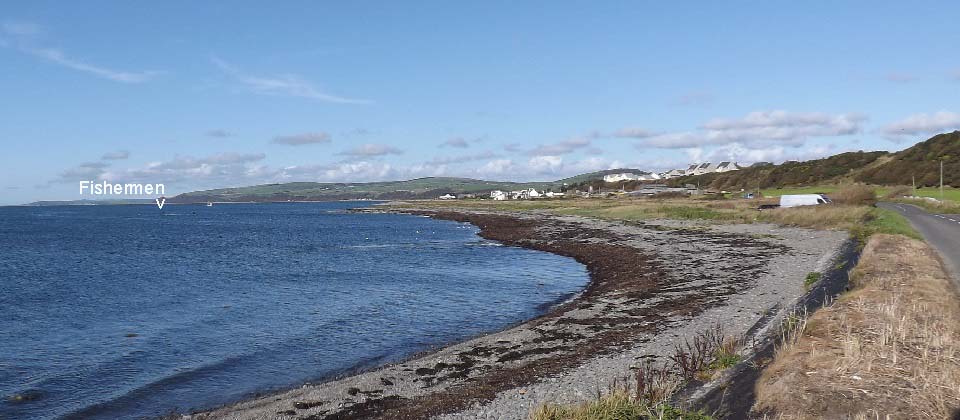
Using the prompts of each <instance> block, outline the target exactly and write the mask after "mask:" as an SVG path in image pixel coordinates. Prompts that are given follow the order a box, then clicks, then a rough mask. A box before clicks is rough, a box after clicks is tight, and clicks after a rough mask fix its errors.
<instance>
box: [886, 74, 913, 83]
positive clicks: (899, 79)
mask: <svg viewBox="0 0 960 420" xmlns="http://www.w3.org/2000/svg"><path fill="white" fill-rule="evenodd" d="M884 78H885V79H887V81H889V82H893V83H910V82H915V81H916V80H917V76H914V75H912V74H908V73H901V72H893V73H888V74H887V75H886V76H885V77H884Z"/></svg>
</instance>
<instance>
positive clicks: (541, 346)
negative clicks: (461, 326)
mask: <svg viewBox="0 0 960 420" xmlns="http://www.w3.org/2000/svg"><path fill="white" fill-rule="evenodd" d="M360 211H364V212H383V211H385V210H383V209H375V208H374V209H362V210H360ZM386 211H390V212H399V213H406V214H412V215H420V216H428V217H432V218H436V219H443V220H453V221H458V222H465V223H471V224H474V225H475V226H477V227H478V228H479V229H480V232H479V235H480V236H481V237H483V238H486V239H489V240H495V241H498V242H500V243H503V244H505V245H508V246H520V247H524V248H529V249H535V250H539V251H545V252H551V253H554V254H558V255H563V256H567V257H571V258H574V259H576V260H577V261H578V262H580V263H582V264H584V265H585V266H586V267H587V270H588V272H589V274H590V280H589V283H588V284H587V285H586V287H585V288H584V289H583V290H582V291H581V292H580V293H579V294H576V295H574V296H572V297H570V298H568V299H566V301H564V302H559V303H557V304H553V305H552V306H551V307H550V308H549V309H548V310H547V311H546V312H545V313H544V314H542V315H540V316H538V317H536V318H533V319H530V320H527V321H524V322H521V323H519V324H516V325H513V326H511V327H507V328H506V329H504V330H501V331H497V332H491V333H489V334H485V335H481V336H479V337H475V338H471V339H468V340H466V341H463V342H459V343H455V344H451V345H448V346H445V347H442V348H439V349H433V350H427V351H424V352H420V353H418V354H414V355H412V356H411V357H410V358H408V359H405V360H403V361H400V362H396V363H393V364H390V365H387V366H381V367H379V368H376V369H373V370H369V371H366V372H361V373H358V374H356V375H352V376H346V377H340V378H334V379H331V380H329V381H327V382H323V383H320V384H310V385H304V386H302V387H300V388H295V389H292V390H287V391H281V392H278V393H273V394H270V395H266V396H262V397H257V398H254V399H250V400H245V401H241V402H238V403H234V404H231V405H227V406H224V407H221V408H218V409H214V410H211V411H208V412H204V413H197V414H195V415H194V416H192V418H197V419H214V418H237V419H247V418H249V419H260V418H283V419H288V418H289V419H307V418H311V419H321V418H330V419H360V418H388V419H408V418H426V417H433V416H443V415H446V416H447V417H449V418H475V417H477V416H480V415H481V414H482V412H483V411H484V408H483V407H484V406H487V405H490V406H494V410H496V409H497V408H496V406H497V405H501V406H503V407H502V408H500V412H499V413H498V414H497V415H496V416H495V417H503V416H506V417H505V418H524V417H526V416H527V414H528V412H529V408H530V407H526V406H525V404H524V403H523V400H528V399H532V398H533V397H535V396H537V395H538V394H542V393H541V392H539V391H538V390H536V388H542V387H543V386H542V385H543V384H544V383H546V382H551V381H554V382H556V381H555V379H558V378H563V377H565V376H569V375H570V374H571V372H574V374H575V375H576V372H578V371H580V370H583V368H584V367H585V366H588V365H592V364H596V362H597V361H601V362H604V361H607V362H609V361H611V360H613V361H614V363H613V364H615V365H617V366H619V369H617V368H608V369H606V371H605V374H606V379H608V380H609V379H610V378H611V377H612V378H613V379H614V380H616V378H617V377H623V376H624V375H628V374H629V372H630V371H629V368H630V366H632V365H633V364H635V363H637V361H638V360H644V359H647V358H658V357H662V356H663V351H657V349H655V347H658V345H657V344H656V343H657V341H656V339H657V338H662V337H664V336H667V335H669V334H668V333H670V332H673V331H680V330H682V329H684V328H687V327H689V326H690V325H688V324H694V328H697V327H701V326H704V325H706V323H704V322H703V321H704V320H702V319H698V316H701V315H703V314H705V313H706V312H708V311H711V310H713V309H716V308H719V307H722V306H724V304H726V303H728V302H729V301H730V300H731V298H732V297H736V296H738V295H742V294H743V293H744V292H746V291H749V290H751V289H752V288H753V287H751V286H752V284H751V283H752V279H751V277H753V276H761V275H763V274H765V271H766V270H765V269H766V268H767V267H766V265H767V264H761V263H757V260H764V261H763V262H769V260H771V259H775V258H777V256H778V255H780V256H782V255H785V254H789V253H790V251H796V250H792V249H790V247H788V246H786V245H783V244H780V243H777V242H778V241H775V240H771V239H769V238H756V237H751V236H749V234H744V232H721V231H716V230H708V231H704V230H702V229H690V228H689V227H684V226H667V225H669V223H666V222H665V223H666V225H664V224H649V225H647V224H639V225H637V224H624V223H619V222H608V221H598V220H593V219H584V218H576V217H560V216H549V215H544V214H537V213H504V212H484V211H476V210H469V211H466V210H454V211H448V210H445V211H435V210H427V209H416V208H411V209H404V210H386ZM742 226H752V227H749V228H743V227H741V228H740V230H745V231H750V230H757V231H766V230H769V229H770V226H755V225H742ZM727 230H729V227H728V228H727ZM734 230H736V229H734ZM774 230H779V231H783V232H789V233H791V234H798V233H799V235H801V236H802V235H809V234H810V232H813V231H807V230H798V229H790V228H776V229H774ZM834 233H835V232H834ZM638 236H639V237H640V238H641V243H640V244H641V245H642V244H643V243H644V242H647V241H643V240H642V239H648V240H650V242H662V243H663V244H665V245H668V246H669V245H671V243H674V242H686V245H691V244H692V245H693V249H696V250H700V251H703V250H706V248H704V249H700V248H701V247H698V246H697V244H696V243H697V242H700V241H704V242H707V243H711V244H712V245H714V246H715V247H716V248H717V249H718V250H716V251H714V254H721V255H711V253H710V251H707V252H706V253H705V254H706V255H703V256H704V257H707V258H706V259H705V260H710V262H711V264H713V265H716V266H714V267H706V268H704V267H692V268H693V270H692V271H694V272H698V274H699V276H691V275H690V274H693V273H692V272H689V271H691V270H689V269H687V268H691V267H686V268H678V267H675V266H673V264H672V263H675V262H676V261H675V260H670V259H669V258H667V259H666V260H665V258H663V257H664V255H661V254H670V252H658V251H661V250H660V249H657V247H656V245H658V244H654V246H653V247H651V246H638V244H637V243H636V242H637V237H638ZM814 236H815V237H816V236H817V235H814ZM644 237H646V238H644ZM819 237H821V239H823V238H825V237H826V238H828V239H829V240H827V241H826V242H830V243H831V246H833V245H838V241H837V240H838V239H839V237H840V235H835V234H832V235H831V234H830V233H823V232H821V235H819ZM674 245H675V244H674ZM678 247H679V248H680V249H679V251H683V250H684V249H686V248H690V247H689V246H685V245H678ZM674 251H678V250H674ZM686 251H689V249H686ZM806 252H807V253H808V254H810V253H811V252H810V250H806ZM667 257H670V255H667ZM717 257H720V258H717ZM731 258H732V259H735V261H734V262H729V261H728V262H723V261H724V260H726V259H731ZM807 259H809V258H807ZM819 259H822V258H819ZM711 264H702V265H704V266H710V265H711ZM738 265H739V267H737V266H738ZM727 266H730V267H727ZM808 268H809V267H805V268H804V269H808ZM728 269H736V270H735V271H729V270H728ZM707 273H709V274H710V275H708V276H705V275H704V274H707ZM730 274H733V275H730ZM751 275H752V276H751ZM713 276H719V277H721V279H719V281H712V279H710V278H709V277H713ZM801 279H802V276H801V278H800V279H798V281H800V280H801ZM794 289H796V288H794ZM763 294H764V293H761V295H763ZM800 294H802V293H796V296H789V295H790V293H787V294H786V295H787V297H788V298H790V299H792V298H796V297H799V295H800ZM774 295H778V293H774ZM770 300H771V299H761V301H763V302H760V303H759V304H754V305H752V307H751V309H756V310H757V314H759V313H760V312H762V311H763V310H766V309H768V307H769V306H772V305H769V303H770V302H769V301H770ZM773 300H776V301H777V302H776V303H780V301H781V300H783V299H781V298H776V299H773ZM754 307H755V308H754ZM738 312H743V311H742V310H738ZM736 317H740V315H739V314H737V315H736ZM746 318H748V319H746V320H745V321H743V322H739V321H738V322H739V324H741V325H743V326H746V327H748V326H749V325H752V324H753V322H755V319H754V320H751V319H752V318H759V315H757V316H756V317H753V316H748V317H746ZM718 319H719V318H718ZM735 329H736V328H735ZM672 338H677V334H676V333H674V334H673V337H672ZM651 342H653V343H654V344H651ZM665 344H667V343H659V347H664V345H665ZM666 347H669V345H667V346H666ZM638 348H639V349H641V351H640V353H642V354H640V355H639V356H637V355H634V356H633V357H632V358H630V359H629V360H618V359H623V357H622V356H623V355H624V354H628V353H629V354H633V353H637V351H636V350H637V349H638ZM661 350H662V349H661ZM601 364H603V363H601ZM606 364H609V363H606ZM588 374H590V375H600V376H604V372H596V373H588ZM581 376H582V374H581ZM580 379H584V378H580ZM595 379H596V378H595ZM581 382H582V381H581ZM583 386H587V387H596V386H599V384H583V383H581V386H580V388H582V387H583ZM564 387H566V388H569V385H563V386H561V388H564ZM546 388H550V385H549V384H547V386H546ZM574 388H578V387H576V386H574ZM511 391H512V392H511ZM555 394H557V393H556V392H553V391H550V392H547V396H548V397H550V399H551V400H552V401H555V402H557V401H556V400H560V402H562V401H564V400H571V399H572V400H576V399H578V397H577V395H578V394H579V395H580V397H579V399H581V400H582V399H583V398H582V397H583V394H584V392H583V390H582V389H579V390H575V391H574V392H572V393H569V394H570V395H562V394H563V392H560V394H561V395H555ZM587 394H588V395H589V392H588V393H587ZM571 395H572V397H573V398H570V397H571ZM518 396H519V398H517V397H518ZM557 397H560V398H557ZM518 399H519V400H521V403H520V404H519V405H520V407H517V404H516V403H517V400H518ZM527 402H529V401H527ZM541 402H542V401H541ZM523 407H525V408H523ZM478 409H479V412H478V411H477V410H478ZM465 410H466V411H470V410H473V411H472V412H470V413H469V414H468V413H467V412H466V411H465ZM458 412H462V413H460V414H458Z"/></svg>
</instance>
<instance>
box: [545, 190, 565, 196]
mask: <svg viewBox="0 0 960 420" xmlns="http://www.w3.org/2000/svg"><path fill="white" fill-rule="evenodd" d="M544 195H545V196H547V198H558V197H563V193H562V192H558V193H555V192H553V191H547V193H546V194H544Z"/></svg>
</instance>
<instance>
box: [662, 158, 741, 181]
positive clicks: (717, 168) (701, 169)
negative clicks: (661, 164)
mask: <svg viewBox="0 0 960 420" xmlns="http://www.w3.org/2000/svg"><path fill="white" fill-rule="evenodd" d="M738 169H740V165H739V164H737V163H736V162H720V163H710V162H703V163H696V164H693V165H690V166H689V167H687V169H674V170H671V171H669V172H665V173H663V178H665V179H670V178H676V177H679V176H686V175H703V174H710V173H718V172H730V171H736V170H738Z"/></svg>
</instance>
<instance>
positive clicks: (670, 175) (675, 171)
mask: <svg viewBox="0 0 960 420" xmlns="http://www.w3.org/2000/svg"><path fill="white" fill-rule="evenodd" d="M686 174H687V171H686V170H685V169H672V170H670V171H668V172H664V173H662V174H660V176H661V177H662V178H663V179H670V178H677V177H681V176H684V175H686Z"/></svg>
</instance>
